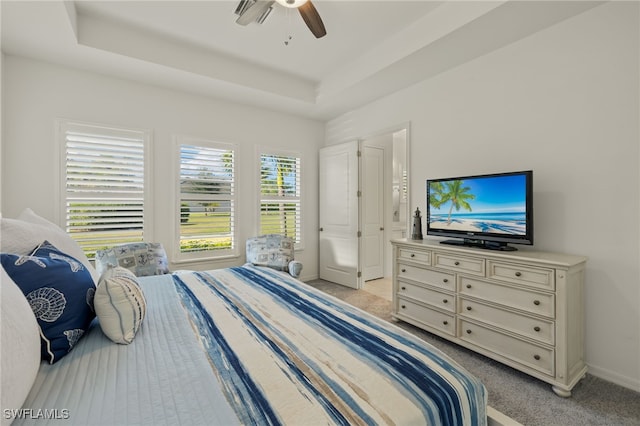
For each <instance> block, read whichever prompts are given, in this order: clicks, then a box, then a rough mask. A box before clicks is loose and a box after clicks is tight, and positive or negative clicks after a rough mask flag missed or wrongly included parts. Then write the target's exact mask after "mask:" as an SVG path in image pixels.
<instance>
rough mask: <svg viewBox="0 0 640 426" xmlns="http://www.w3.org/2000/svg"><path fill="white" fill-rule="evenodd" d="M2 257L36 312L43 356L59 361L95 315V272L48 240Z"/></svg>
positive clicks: (6, 268) (51, 360)
mask: <svg viewBox="0 0 640 426" xmlns="http://www.w3.org/2000/svg"><path fill="white" fill-rule="evenodd" d="M0 257H1V259H2V266H3V267H4V269H5V270H6V271H7V274H9V276H10V277H11V278H12V279H13V281H14V282H15V283H16V284H17V285H18V287H20V290H22V292H23V293H24V295H25V296H26V298H27V301H28V302H29V305H30V306H31V310H32V311H33V313H34V314H35V316H36V320H37V322H38V326H39V327H40V338H41V342H40V343H41V344H40V352H41V357H42V359H43V360H46V361H49V363H50V364H53V363H55V362H57V361H59V360H60V359H61V358H62V357H64V356H65V355H66V354H67V353H68V352H69V351H70V350H71V349H72V348H73V346H74V345H75V344H76V343H77V342H78V340H79V339H80V338H81V337H82V335H83V334H84V332H85V331H86V330H87V329H88V328H89V324H90V323H91V320H92V319H93V318H94V317H95V313H94V311H93V296H94V294H95V286H94V284H93V279H92V278H91V274H90V273H89V271H88V270H87V268H86V267H85V266H84V265H83V264H82V263H81V262H80V261H78V260H77V259H75V258H73V257H71V256H69V255H67V254H65V253H63V252H61V251H60V250H58V249H57V248H56V247H55V246H53V245H52V244H50V243H49V242H48V241H45V242H43V243H42V244H41V245H40V246H38V247H37V248H36V249H35V250H34V251H33V253H31V254H30V255H16V254H7V253H2V254H1V255H0Z"/></svg>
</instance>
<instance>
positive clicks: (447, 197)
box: [426, 170, 533, 250]
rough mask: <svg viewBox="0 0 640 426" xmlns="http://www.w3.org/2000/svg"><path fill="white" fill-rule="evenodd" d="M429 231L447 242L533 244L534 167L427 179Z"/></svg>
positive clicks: (505, 247) (498, 247) (490, 246)
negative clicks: (517, 170)
mask: <svg viewBox="0 0 640 426" xmlns="http://www.w3.org/2000/svg"><path fill="white" fill-rule="evenodd" d="M426 220H427V235H433V236H441V237H455V238H460V239H456V240H447V241H441V242H442V243H445V244H457V245H471V246H478V247H482V248H488V249H496V250H515V248H513V247H511V246H508V245H507V243H517V244H533V172H532V171H531V170H528V171H520V172H510V173H496V174H489V175H478V176H462V177H450V178H442V179H429V180H427V212H426Z"/></svg>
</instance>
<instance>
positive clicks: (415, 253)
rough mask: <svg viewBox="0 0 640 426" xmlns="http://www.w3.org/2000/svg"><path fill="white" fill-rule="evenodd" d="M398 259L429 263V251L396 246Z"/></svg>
mask: <svg viewBox="0 0 640 426" xmlns="http://www.w3.org/2000/svg"><path fill="white" fill-rule="evenodd" d="M398 259H404V260H411V261H414V262H420V263H421V264H423V265H431V252H430V251H423V250H413V249H409V248H404V247H400V248H398Z"/></svg>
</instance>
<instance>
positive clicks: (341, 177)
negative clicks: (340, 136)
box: [319, 141, 362, 288]
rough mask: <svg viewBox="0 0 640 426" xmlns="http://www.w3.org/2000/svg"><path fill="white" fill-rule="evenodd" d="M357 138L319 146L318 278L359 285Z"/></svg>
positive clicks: (360, 278) (360, 279)
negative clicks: (322, 146)
mask: <svg viewBox="0 0 640 426" xmlns="http://www.w3.org/2000/svg"><path fill="white" fill-rule="evenodd" d="M358 148H359V142H358V141H353V142H348V143H344V144H340V145H333V146H330V147H326V148H322V149H321V150H320V164H319V168H320V188H319V189H320V199H319V202H320V212H319V215H320V237H319V239H320V278H322V279H324V280H327V281H331V282H334V283H338V284H342V285H344V286H348V287H352V288H361V287H362V277H361V274H360V273H359V272H360V250H359V249H360V247H359V238H358V231H359V229H358V220H359V197H358V191H359V173H360V172H359V158H358Z"/></svg>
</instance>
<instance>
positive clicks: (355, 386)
mask: <svg viewBox="0 0 640 426" xmlns="http://www.w3.org/2000/svg"><path fill="white" fill-rule="evenodd" d="M2 273H3V279H2V292H3V293H2V295H3V313H2V320H3V336H2V337H3V342H2V343H3V349H2V351H3V360H2V361H3V363H2V366H3V371H8V370H6V369H7V363H9V362H10V360H11V359H13V360H14V361H11V362H23V360H22V358H21V357H23V355H20V354H18V355H17V357H20V358H16V354H13V355H11V354H9V355H7V350H6V349H7V348H6V343H7V333H6V330H5V328H6V327H11V318H9V316H8V313H7V311H8V308H7V305H6V304H5V298H7V297H9V296H8V294H9V290H8V281H10V279H8V278H7V276H6V274H5V271H4V269H3V271H2ZM138 284H139V286H140V288H141V290H142V292H143V294H144V298H145V303H146V315H145V317H144V320H143V321H142V323H141V324H140V326H139V329H138V330H137V333H136V335H135V338H134V339H132V340H131V341H130V343H129V344H116V343H114V342H113V341H112V340H110V339H109V338H107V336H106V335H105V333H104V332H103V330H102V329H101V324H100V322H99V320H98V319H97V318H96V319H94V320H93V321H92V322H91V324H90V326H89V327H88V329H87V330H86V332H85V333H84V335H83V336H82V338H81V339H79V341H78V342H77V343H76V344H75V346H73V350H70V351H69V352H68V354H67V355H66V356H64V357H63V358H61V359H60V360H59V361H57V362H55V363H53V364H50V363H47V362H41V363H39V365H38V368H37V373H36V374H35V378H34V379H33V380H32V383H33V384H32V385H31V384H30V383H29V384H30V388H29V389H28V392H27V395H26V399H25V400H24V403H23V404H22V405H21V406H20V407H13V406H5V405H4V404H5V401H6V400H7V399H6V398H5V397H4V396H3V407H2V409H3V412H2V420H3V422H2V423H3V424H9V423H12V424H14V425H23V424H37V425H47V424H55V425H57V424H60V425H90V424H95V425H134V424H135V425H147V424H148V425H159V424H170V425H216V424H219V425H232V424H257V425H267V424H291V425H298V424H300V425H303V424H304V425H307V424H309V425H310V424H345V425H346V424H349V425H352V424H353V425H357V424H367V425H369V424H399V425H410V424H433V425H440V424H442V425H483V424H487V421H489V423H491V420H492V419H491V416H490V417H489V418H488V417H487V411H488V410H489V412H490V414H491V413H493V411H492V410H491V409H490V408H488V407H487V394H486V390H485V388H484V386H483V385H482V383H480V382H479V381H478V380H477V379H476V378H475V377H473V376H471V375H470V374H469V373H467V372H466V371H465V370H464V369H463V368H462V367H460V366H459V365H457V364H456V363H455V362H454V361H453V360H451V359H450V358H448V357H447V356H446V355H444V354H443V353H441V352H440V351H439V350H437V349H436V348H433V347H431V346H429V345H427V344H425V342H424V341H422V340H420V339H418V338H417V337H415V336H413V335H411V334H410V333H408V332H406V331H404V330H402V329H400V328H399V327H397V326H395V325H393V324H391V323H388V322H385V321H383V320H380V319H378V318H376V317H374V316H372V315H370V314H368V313H366V312H364V311H362V310H359V309H357V308H355V307H353V306H351V305H348V304H346V303H344V302H342V301H340V300H338V299H335V298H333V297H331V296H329V295H327V294H325V293H322V292H320V291H318V290H316V289H314V288H313V287H310V286H308V285H306V284H304V283H303V282H301V281H298V280H297V279H295V278H293V277H291V276H290V275H289V274H287V273H285V272H280V271H275V270H273V269H270V268H266V267H258V266H254V265H251V264H246V265H244V266H240V267H233V268H226V269H218V270H211V271H204V272H196V271H190V272H182V273H174V274H166V275H155V276H149V277H140V278H139V279H138ZM12 357H13V358H12ZM16 360H19V361H16ZM23 379H24V380H21V381H19V382H16V383H17V385H16V386H15V387H14V389H15V390H16V393H19V392H20V390H19V389H18V388H19V387H20V385H23V384H24V383H23V382H25V383H27V382H29V381H30V379H29V378H28V377H26V376H24V377H23ZM3 390H4V391H5V393H6V391H7V390H6V388H5V374H3ZM498 414H499V413H498Z"/></svg>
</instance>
